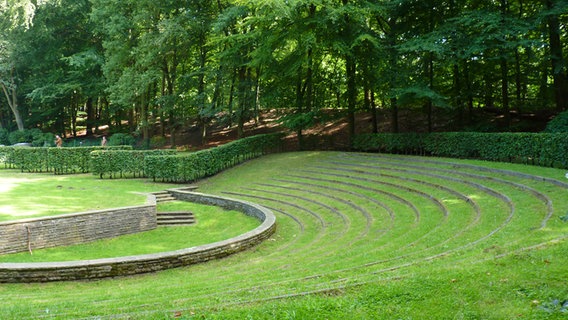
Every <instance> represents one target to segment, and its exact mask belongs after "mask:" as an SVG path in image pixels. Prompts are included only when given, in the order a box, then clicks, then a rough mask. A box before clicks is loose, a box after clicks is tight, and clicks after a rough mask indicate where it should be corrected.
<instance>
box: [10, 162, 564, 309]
mask: <svg viewBox="0 0 568 320" xmlns="http://www.w3.org/2000/svg"><path fill="white" fill-rule="evenodd" d="M564 174H565V172H564V171H561V170H556V169H549V168H538V167H530V166H522V165H512V164H500V163H488V162H476V161H463V160H448V159H436V158H420V157H403V156H386V155H367V154H349V153H327V152H325V153H318V152H306V153H289V154H278V155H272V156H267V157H264V158H261V159H257V160H254V161H250V162H247V163H245V164H243V165H240V166H238V167H237V168H234V169H231V170H228V171H226V172H224V173H222V174H220V175H217V176H215V177H213V178H210V179H207V180H204V181H201V182H199V186H200V191H202V192H206V193H215V194H222V195H226V196H231V197H236V198H241V199H244V200H250V201H253V202H257V203H260V204H262V205H265V206H266V207H269V208H271V209H272V210H273V211H274V212H275V213H276V215H277V219H278V229H277V232H276V233H275V234H274V236H273V237H272V238H271V239H269V241H266V242H265V243H263V244H262V245H260V246H258V247H256V248H255V249H253V250H249V251H247V252H244V253H240V254H237V255H234V256H231V257H229V258H226V259H221V260H216V261H211V262H208V263H205V264H200V265H195V266H190V267H186V268H179V269H173V270H168V271H163V272H159V273H155V274H148V275H142V276H136V277H128V278H118V279H107V280H100V281H89V282H73V283H71V282H62V283H47V284H31V285H23V284H10V285H1V286H0V297H1V298H0V299H1V300H2V304H1V306H0V314H2V315H3V317H4V318H7V319H10V318H13V319H21V318H40V317H44V318H50V317H55V318H69V319H71V318H85V317H96V318H103V319H104V318H133V319H140V318H147V319H156V318H162V319H168V318H182V319H192V318H195V319H203V318H207V319H228V318H236V319H243V318H244V319H246V318H252V319H308V318H309V319H342V318H350V319H393V318H399V319H424V318H431V319H562V318H564V317H565V316H566V312H567V310H566V309H567V308H566V307H562V306H561V305H560V304H561V303H562V302H563V301H565V300H566V299H568V287H567V286H566V265H568V244H567V241H566V240H567V237H568V222H566V221H565V220H567V219H568V201H566V199H568V187H566V186H565V185H562V184H561V183H562V182H564V183H566V182H568V181H567V180H566V178H565V177H564ZM542 177H546V178H551V179H555V180H556V181H557V182H554V181H549V180H543V179H542ZM70 179H73V178H72V177H70ZM107 182H110V181H106V180H105V181H103V182H101V183H102V184H104V183H107Z"/></svg>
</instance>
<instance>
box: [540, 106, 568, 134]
mask: <svg viewBox="0 0 568 320" xmlns="http://www.w3.org/2000/svg"><path fill="white" fill-rule="evenodd" d="M544 132H549V133H556V132H568V111H564V112H561V113H559V114H558V115H557V116H556V117H554V119H552V120H550V122H548V124H547V125H546V128H545V129H544Z"/></svg>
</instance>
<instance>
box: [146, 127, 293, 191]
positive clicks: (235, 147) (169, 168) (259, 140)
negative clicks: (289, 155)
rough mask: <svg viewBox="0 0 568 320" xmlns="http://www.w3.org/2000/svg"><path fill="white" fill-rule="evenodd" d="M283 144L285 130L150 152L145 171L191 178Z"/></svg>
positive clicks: (170, 179) (157, 176) (164, 178)
mask: <svg viewBox="0 0 568 320" xmlns="http://www.w3.org/2000/svg"><path fill="white" fill-rule="evenodd" d="M281 147H282V134H264V135H256V136H253V137H248V138H243V139H239V140H236V141H232V142H229V143H227V144H224V145H222V146H219V147H215V148H212V149H206V150H201V151H197V152H193V153H188V154H180V155H175V156H171V155H163V156H148V157H146V159H145V172H146V175H147V177H149V178H152V179H153V180H157V179H159V180H162V181H167V182H178V183H184V182H191V181H195V180H197V179H200V178H204V177H207V176H211V175H214V174H216V173H218V172H220V171H222V170H225V169H227V168H229V167H232V166H234V165H237V164H239V163H242V162H244V161H246V160H249V159H252V158H256V157H259V156H261V155H264V154H267V153H270V152H275V151H278V150H280V149H281Z"/></svg>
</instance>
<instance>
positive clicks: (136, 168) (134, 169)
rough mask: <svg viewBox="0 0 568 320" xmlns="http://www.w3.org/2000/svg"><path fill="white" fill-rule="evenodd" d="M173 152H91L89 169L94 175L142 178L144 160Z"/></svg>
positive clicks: (172, 153) (172, 152)
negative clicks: (126, 175) (128, 175)
mask: <svg viewBox="0 0 568 320" xmlns="http://www.w3.org/2000/svg"><path fill="white" fill-rule="evenodd" d="M175 153H176V151H175V150H113V149H108V150H96V151H93V152H91V156H90V162H91V164H90V168H91V172H92V173H93V174H94V175H98V176H99V177H100V178H101V179H102V178H103V176H105V175H107V176H108V177H111V178H112V177H118V176H119V177H124V174H131V175H132V176H133V177H136V176H139V177H144V176H145V175H144V159H145V158H146V157H147V156H151V155H174V154H175Z"/></svg>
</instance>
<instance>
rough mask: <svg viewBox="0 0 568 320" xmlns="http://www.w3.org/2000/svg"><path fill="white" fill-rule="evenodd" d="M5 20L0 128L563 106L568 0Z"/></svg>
mask: <svg viewBox="0 0 568 320" xmlns="http://www.w3.org/2000/svg"><path fill="white" fill-rule="evenodd" d="M0 30H2V32H0V87H1V91H2V94H1V95H0V129H1V130H5V131H14V130H23V129H31V128H36V129H39V130H41V131H43V132H51V133H58V134H62V135H63V136H76V135H77V134H78V132H79V131H82V132H86V134H87V135H98V134H100V132H99V131H98V130H100V128H105V133H106V134H112V133H129V134H134V135H135V136H137V137H139V138H140V139H141V140H142V141H146V142H148V141H149V140H150V139H151V138H152V137H153V136H161V137H170V139H171V141H170V142H171V145H175V144H176V141H174V138H175V137H176V134H178V133H179V132H180V131H182V130H184V128H187V127H188V126H198V127H199V128H200V132H199V133H198V134H199V135H200V137H202V138H206V136H207V130H208V127H209V126H211V125H212V124H213V123H216V124H222V125H224V126H235V127H236V128H238V134H239V136H242V135H243V134H244V125H245V123H246V122H247V121H249V120H251V119H255V118H258V117H259V115H260V114H261V113H262V112H264V111H267V110H270V111H272V112H275V113H276V114H277V115H278V118H279V121H280V123H281V124H282V125H284V126H285V127H286V128H288V129H289V130H291V131H294V132H296V133H298V136H299V137H301V136H302V133H303V132H304V130H306V129H309V128H311V127H313V126H314V125H316V124H318V123H319V122H320V121H324V120H326V119H332V118H337V117H345V118H346V119H347V123H348V128H349V129H348V131H349V132H348V134H349V135H353V134H354V133H355V115H356V114H357V113H359V112H366V113H368V114H370V115H371V117H372V124H373V125H372V131H374V132H376V131H379V128H380V125H381V124H380V122H381V121H388V122H389V128H390V131H393V132H399V131H401V128H403V127H404V121H405V119H406V118H405V117H403V116H401V115H402V114H405V115H408V114H415V115H419V116H420V117H421V119H423V123H424V128H425V130H426V131H434V130H435V122H436V118H437V117H438V116H439V115H440V114H443V115H444V118H443V119H444V120H443V121H444V122H446V125H445V128H447V129H451V130H455V131H464V130H473V131H490V130H495V128H487V127H484V126H483V125H480V123H483V121H480V119H479V117H478V116H476V115H479V114H482V115H487V114H491V115H492V116H498V117H499V118H500V122H501V127H500V128H499V130H503V131H519V130H523V129H524V128H522V127H515V126H514V125H513V122H512V118H513V117H514V116H515V115H517V116H518V115H520V114H535V113H538V114H543V115H545V117H548V118H550V117H552V116H554V115H555V114H558V113H559V112H562V111H565V110H567V109H568V66H567V60H568V57H567V54H566V52H567V51H568V1H567V0H556V1H554V0H446V1H442V0H369V1H353V0H287V1H286V0H185V1H184V0H181V1H180V0H165V1H154V0H3V1H0ZM480 112H481V113H480ZM379 114H383V115H384V114H387V115H388V117H387V119H386V120H385V119H384V118H381V117H378V115H379ZM481 120H483V119H481ZM438 121H440V120H438ZM300 140H301V139H300Z"/></svg>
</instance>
